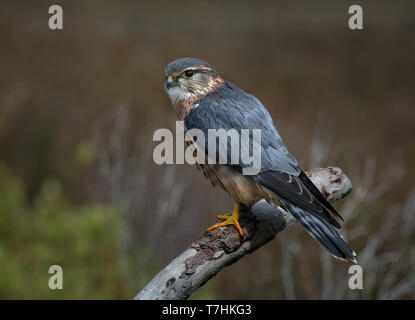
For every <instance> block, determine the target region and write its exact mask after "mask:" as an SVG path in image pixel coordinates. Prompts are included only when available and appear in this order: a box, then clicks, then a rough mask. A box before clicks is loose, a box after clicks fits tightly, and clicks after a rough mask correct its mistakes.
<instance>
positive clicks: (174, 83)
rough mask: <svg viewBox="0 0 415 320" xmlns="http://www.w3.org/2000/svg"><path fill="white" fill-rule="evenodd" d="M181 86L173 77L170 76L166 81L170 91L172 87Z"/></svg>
mask: <svg viewBox="0 0 415 320" xmlns="http://www.w3.org/2000/svg"><path fill="white" fill-rule="evenodd" d="M178 84H179V82H178V81H177V79H175V78H173V77H172V76H168V77H167V79H166V88H167V90H169V89H170V88H172V87H175V86H177V85H178Z"/></svg>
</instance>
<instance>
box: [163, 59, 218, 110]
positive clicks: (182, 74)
mask: <svg viewBox="0 0 415 320" xmlns="http://www.w3.org/2000/svg"><path fill="white" fill-rule="evenodd" d="M165 76H166V91H167V94H168V95H169V97H170V100H171V101H172V102H173V104H174V105H176V104H178V103H180V102H182V101H184V100H187V99H193V98H196V99H197V98H198V97H200V96H204V95H206V94H208V93H210V92H212V91H214V90H215V89H216V88H218V87H220V86H221V85H222V84H223V80H222V78H221V77H220V76H219V75H218V73H217V72H216V70H215V68H214V67H213V66H211V65H210V64H208V63H207V62H205V61H202V60H199V59H195V58H180V59H177V60H174V61H172V62H170V63H169V65H168V66H167V67H166V70H165Z"/></svg>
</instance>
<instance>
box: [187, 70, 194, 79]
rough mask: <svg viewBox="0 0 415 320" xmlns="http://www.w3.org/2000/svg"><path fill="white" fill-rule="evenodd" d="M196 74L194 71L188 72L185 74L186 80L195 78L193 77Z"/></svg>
mask: <svg viewBox="0 0 415 320" xmlns="http://www.w3.org/2000/svg"><path fill="white" fill-rule="evenodd" d="M194 74H195V73H194V71H193V70H187V71H186V72H185V73H184V76H185V78H191V77H193V75H194Z"/></svg>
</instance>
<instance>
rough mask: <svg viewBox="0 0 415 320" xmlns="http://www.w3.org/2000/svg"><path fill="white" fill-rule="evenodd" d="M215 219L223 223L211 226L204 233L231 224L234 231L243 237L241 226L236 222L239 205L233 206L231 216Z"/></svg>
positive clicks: (219, 216)
mask: <svg viewBox="0 0 415 320" xmlns="http://www.w3.org/2000/svg"><path fill="white" fill-rule="evenodd" d="M217 218H218V219H219V220H225V221H223V222H221V223H218V224H215V225H213V226H211V227H210V228H208V229H207V230H206V231H210V230H214V229H217V228H220V227H224V226H227V225H230V224H233V225H234V226H235V228H236V230H238V232H239V234H240V235H241V236H243V235H244V233H243V232H242V229H241V226H240V225H239V221H238V220H239V203H236V204H235V207H234V209H233V213H232V215H230V216H228V215H218V216H217Z"/></svg>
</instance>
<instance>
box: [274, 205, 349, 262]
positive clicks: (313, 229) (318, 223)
mask: <svg viewBox="0 0 415 320" xmlns="http://www.w3.org/2000/svg"><path fill="white" fill-rule="evenodd" d="M280 200H281V202H282V203H283V204H284V206H285V207H286V208H287V209H288V211H289V212H290V213H291V214H292V215H293V216H294V218H296V219H297V220H298V221H299V222H300V223H301V225H302V226H303V227H304V228H305V229H306V230H307V231H308V233H309V234H310V235H311V236H312V237H313V238H314V239H315V240H316V241H317V242H318V243H319V244H320V245H321V246H322V247H323V248H325V249H326V250H327V251H329V252H330V253H331V254H332V255H333V256H334V257H336V258H338V259H341V260H347V259H350V260H351V261H353V262H354V263H357V261H356V258H355V257H356V253H355V252H354V251H353V250H352V248H350V247H349V245H348V244H347V243H346V242H345V241H344V240H343V238H342V237H341V236H340V234H339V233H338V232H337V230H336V229H334V228H333V227H331V226H330V225H329V224H327V223H326V222H325V221H324V220H323V219H322V218H320V217H319V216H317V215H314V214H312V213H309V212H307V211H306V210H304V209H302V208H300V207H298V206H296V205H294V204H292V203H291V202H290V201H288V200H285V199H283V198H280Z"/></svg>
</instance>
